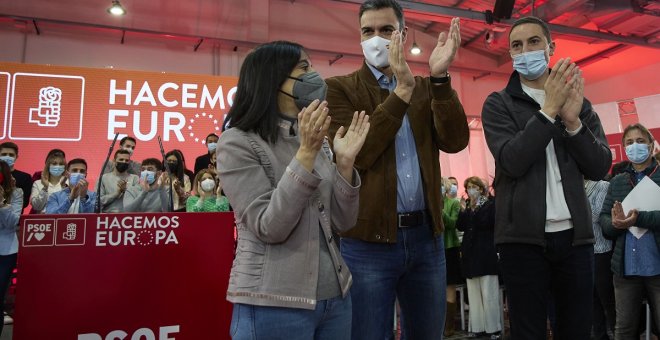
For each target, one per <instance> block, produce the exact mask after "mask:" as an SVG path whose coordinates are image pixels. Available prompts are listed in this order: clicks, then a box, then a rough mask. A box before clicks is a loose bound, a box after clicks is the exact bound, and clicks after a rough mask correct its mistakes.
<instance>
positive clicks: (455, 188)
mask: <svg viewBox="0 0 660 340" xmlns="http://www.w3.org/2000/svg"><path fill="white" fill-rule="evenodd" d="M457 193H458V186H457V185H456V184H452V185H451V188H450V189H449V194H450V195H452V196H455V195H456V194H457Z"/></svg>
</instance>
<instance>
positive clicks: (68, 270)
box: [13, 213, 234, 340]
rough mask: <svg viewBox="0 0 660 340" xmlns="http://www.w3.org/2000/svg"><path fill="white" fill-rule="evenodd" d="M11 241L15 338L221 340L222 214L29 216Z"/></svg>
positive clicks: (225, 236)
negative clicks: (15, 265)
mask: <svg viewBox="0 0 660 340" xmlns="http://www.w3.org/2000/svg"><path fill="white" fill-rule="evenodd" d="M33 216H34V217H33ZM19 243H20V250H19V253H18V254H19V259H18V262H19V266H20V269H19V277H18V288H17V292H16V293H17V296H16V314H15V316H16V317H15V320H16V323H15V326H14V335H13V336H14V339H16V340H41V339H43V340H46V339H47V340H59V339H62V340H64V339H78V340H108V339H113V340H114V339H127V340H128V339H141V340H165V339H176V340H186V339H189V340H199V339H229V323H230V321H231V311H232V305H231V304H230V303H229V302H227V301H226V300H225V294H226V292H227V284H228V278H229V271H230V268H231V263H232V260H233V246H234V237H233V214H232V213H180V214H176V213H166V214H102V215H95V214H80V215H38V216H37V215H30V216H24V217H23V220H22V221H21V233H20V239H19Z"/></svg>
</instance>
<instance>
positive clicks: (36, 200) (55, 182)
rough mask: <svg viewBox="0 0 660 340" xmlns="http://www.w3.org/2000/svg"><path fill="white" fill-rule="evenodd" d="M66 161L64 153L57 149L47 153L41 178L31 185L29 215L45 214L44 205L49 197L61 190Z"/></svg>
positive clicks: (64, 178) (64, 177) (64, 179)
mask: <svg viewBox="0 0 660 340" xmlns="http://www.w3.org/2000/svg"><path fill="white" fill-rule="evenodd" d="M65 168H66V159H64V153H63V152H62V151H61V150H59V149H53V150H51V152H49V153H48V157H47V158H46V163H45V165H44V169H43V171H41V173H40V175H41V178H40V179H39V180H36V181H34V182H33V183H32V193H31V194H30V204H31V205H32V211H31V212H30V213H31V214H39V213H45V212H46V211H45V210H46V204H47V203H48V199H49V197H50V195H52V194H54V193H56V192H58V191H60V190H62V188H63V186H64V181H66V179H67V178H66V176H64V172H65V170H66V169H65Z"/></svg>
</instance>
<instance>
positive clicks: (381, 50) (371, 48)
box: [360, 35, 390, 68]
mask: <svg viewBox="0 0 660 340" xmlns="http://www.w3.org/2000/svg"><path fill="white" fill-rule="evenodd" d="M389 44H390V41H389V40H387V39H385V38H381V37H379V36H377V35H376V36H374V37H372V38H369V39H367V40H365V41H363V42H362V43H360V45H362V53H363V54H364V58H365V59H367V62H368V63H369V65H371V66H374V67H378V68H380V67H386V66H390V60H389V59H388V58H389V50H388V49H387V46H388V45H389Z"/></svg>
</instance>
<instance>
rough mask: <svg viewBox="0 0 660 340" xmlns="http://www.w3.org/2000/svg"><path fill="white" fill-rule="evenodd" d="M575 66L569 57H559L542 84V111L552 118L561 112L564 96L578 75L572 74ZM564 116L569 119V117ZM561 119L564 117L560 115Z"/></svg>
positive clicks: (564, 100)
mask: <svg viewBox="0 0 660 340" xmlns="http://www.w3.org/2000/svg"><path fill="white" fill-rule="evenodd" d="M575 67H576V66H575V63H571V59H570V58H566V59H559V61H558V62H557V64H555V67H554V68H553V69H552V71H551V72H550V75H549V76H548V79H547V80H546V81H545V84H544V85H543V87H544V89H545V103H544V104H543V112H544V113H545V114H546V115H548V116H550V117H551V118H553V119H555V118H556V117H557V115H559V114H560V113H561V111H562V108H563V107H564V104H565V103H566V98H567V97H568V95H569V93H570V91H571V89H572V88H573V84H574V83H575V82H576V81H577V79H578V77H574V76H573V70H574V69H575ZM569 77H570V80H569ZM580 104H581V103H580ZM578 113H579V112H578ZM567 116H568V115H567ZM566 118H567V119H571V117H566ZM562 119H564V117H562Z"/></svg>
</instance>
